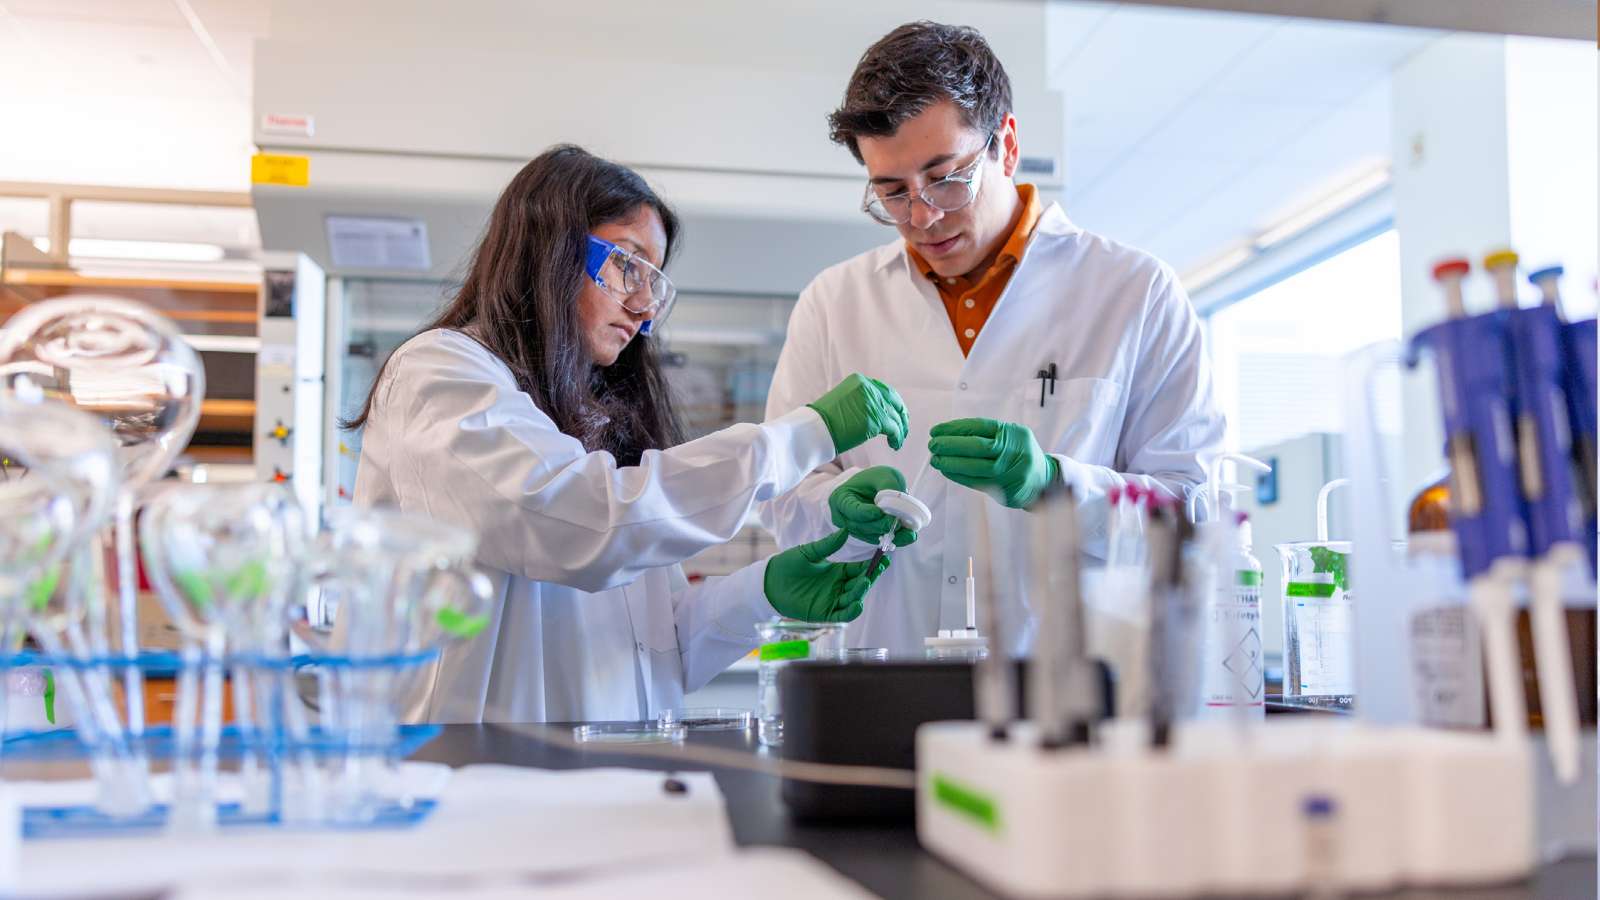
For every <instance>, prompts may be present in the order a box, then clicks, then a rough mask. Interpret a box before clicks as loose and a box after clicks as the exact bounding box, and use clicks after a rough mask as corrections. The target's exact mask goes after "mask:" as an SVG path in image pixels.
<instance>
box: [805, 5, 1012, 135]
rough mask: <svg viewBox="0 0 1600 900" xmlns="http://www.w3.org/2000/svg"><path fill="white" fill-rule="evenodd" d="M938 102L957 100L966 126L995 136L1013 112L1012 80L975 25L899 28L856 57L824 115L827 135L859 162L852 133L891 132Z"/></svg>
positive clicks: (917, 24) (921, 24) (916, 24)
mask: <svg viewBox="0 0 1600 900" xmlns="http://www.w3.org/2000/svg"><path fill="white" fill-rule="evenodd" d="M942 100H949V101H951V102H952V103H954V104H955V105H956V108H957V109H959V110H961V117H962V120H963V121H964V122H966V124H967V125H969V126H971V127H973V128H976V129H977V130H979V131H981V132H985V133H993V132H994V131H996V130H998V129H999V127H1000V123H1001V122H1003V121H1005V117H1006V115H1007V114H1008V113H1010V112H1011V79H1010V77H1008V76H1007V75H1006V69H1005V66H1002V65H1000V60H999V58H997V57H996V56H995V55H994V51H993V50H991V49H989V42H988V41H986V40H984V39H983V35H981V34H979V33H978V31H977V29H974V28H968V27H966V26H964V25H941V24H939V23H938V22H926V21H924V22H911V23H908V24H905V25H901V26H900V27H899V28H896V29H895V30H893V31H891V32H889V33H888V34H886V35H884V36H883V37H882V38H879V39H878V42H877V43H876V44H873V45H872V46H871V47H868V48H867V52H866V53H863V54H862V55H861V61H860V62H858V63H856V70H855V72H853V73H851V75H850V84H849V85H848V86H846V87H845V90H844V102H843V103H841V104H840V105H839V108H838V109H836V110H834V111H833V113H832V114H830V115H829V116H828V137H829V138H830V139H832V140H833V142H834V143H836V144H844V145H845V146H846V147H849V148H850V153H851V154H852V155H853V156H855V158H856V162H862V159H861V148H860V147H859V146H858V145H857V143H856V139H857V138H859V137H861V136H863V135H865V136H868V137H887V136H889V135H892V134H894V133H895V132H896V131H898V130H900V126H901V125H902V124H904V123H905V122H906V120H907V119H911V118H914V117H916V116H917V115H919V114H921V113H922V111H923V110H925V109H927V108H928V107H930V106H932V105H933V104H935V103H938V102H940V101H942ZM992 152H993V153H999V152H1000V150H999V146H998V145H996V146H995V147H994V148H992Z"/></svg>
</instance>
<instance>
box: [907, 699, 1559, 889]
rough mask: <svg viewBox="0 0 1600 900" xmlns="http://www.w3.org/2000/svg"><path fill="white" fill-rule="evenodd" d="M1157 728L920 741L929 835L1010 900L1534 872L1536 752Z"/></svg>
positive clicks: (1495, 741) (1484, 742)
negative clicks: (1086, 737)
mask: <svg viewBox="0 0 1600 900" xmlns="http://www.w3.org/2000/svg"><path fill="white" fill-rule="evenodd" d="M1144 728H1145V725H1144V723H1143V722H1138V721H1126V722H1117V723H1107V725H1106V726H1105V727H1104V728H1103V730H1102V733H1101V734H1102V740H1101V742H1100V743H1099V744H1097V745H1094V746H1088V745H1083V746H1073V747H1068V748H1064V749H1057V750H1044V749H1042V748H1040V746H1039V742H1038V739H1037V734H1036V732H1035V731H1034V730H1033V729H1032V726H1031V724H1030V723H1026V722H1024V723H1016V724H1014V725H1013V726H1012V728H1011V730H1010V735H1009V738H1008V739H1007V740H1005V741H995V740H994V739H992V737H991V736H990V732H989V730H988V728H987V727H986V726H984V725H983V724H982V723H979V722H936V723H931V724H928V725H924V726H922V728H920V729H919V730H918V732H917V836H918V838H919V839H920V840H921V842H922V845H923V846H924V847H926V848H928V849H929V850H931V851H932V852H934V853H936V854H937V855H939V856H940V857H942V858H943V859H945V860H946V861H948V862H949V863H951V864H952V865H954V866H956V867H957V868H959V869H961V870H963V871H965V872H966V873H967V874H969V875H971V876H972V877H973V878H975V879H976V880H977V881H979V882H980V883H982V884H983V885H984V886H985V887H987V888H989V889H991V890H993V891H995V892H997V893H999V894H1001V895H1003V896H1006V897H1016V898H1047V897H1048V898H1073V897H1191V896H1200V895H1226V896H1259V895H1283V894H1289V893H1298V892H1301V891H1304V890H1307V889H1311V888H1315V889H1320V890H1338V891H1352V892H1354V891H1381V890H1392V889H1395V888H1398V887H1402V886H1430V887H1465V886H1471V885H1484V884H1497V883H1504V882H1510V881H1515V880H1518V879H1522V878H1525V877H1526V876H1527V875H1528V874H1529V873H1530V872H1531V871H1532V869H1533V867H1534V865H1535V863H1536V857H1537V854H1536V852H1535V823H1534V797H1533V787H1532V780H1533V779H1532V768H1531V767H1532V757H1531V755H1530V749H1529V747H1530V745H1529V743H1528V742H1527V741H1525V740H1518V741H1510V740H1505V739H1504V738H1500V737H1496V736H1494V735H1491V734H1485V733H1466V732H1445V731H1430V730H1423V729H1416V728H1373V727H1368V726H1363V725H1360V724H1358V723H1353V722H1284V723H1270V724H1267V725H1257V726H1255V727H1253V728H1251V729H1250V730H1248V732H1247V731H1244V730H1241V729H1239V728H1237V727H1236V726H1232V725H1230V724H1229V723H1199V724H1190V725H1183V726H1175V727H1174V730H1173V734H1172V742H1171V744H1170V745H1169V746H1168V747H1167V748H1165V749H1160V750H1158V749H1152V748H1151V747H1150V746H1149V741H1148V740H1147V734H1146V732H1145V730H1144Z"/></svg>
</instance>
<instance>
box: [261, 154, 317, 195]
mask: <svg viewBox="0 0 1600 900" xmlns="http://www.w3.org/2000/svg"><path fill="white" fill-rule="evenodd" d="M250 183H251V184H282V185H288V186H289V187H305V186H306V185H308V184H310V183H311V157H309V156H289V155H286V154H281V153H257V154H256V155H255V156H252V157H250Z"/></svg>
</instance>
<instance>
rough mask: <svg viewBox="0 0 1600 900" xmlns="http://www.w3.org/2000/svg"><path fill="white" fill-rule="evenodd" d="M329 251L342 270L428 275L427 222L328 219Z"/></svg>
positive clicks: (387, 219) (346, 217)
mask: <svg viewBox="0 0 1600 900" xmlns="http://www.w3.org/2000/svg"><path fill="white" fill-rule="evenodd" d="M327 221H328V252H329V254H330V255H331V256H332V257H333V264H334V266H335V267H337V268H340V269H403V270H406V271H411V272H425V271H427V270H428V269H430V268H432V264H431V263H430V262H429V256H428V223H427V222H424V221H422V220H421V219H391V218H383V217H378V216H329V217H328V220H327Z"/></svg>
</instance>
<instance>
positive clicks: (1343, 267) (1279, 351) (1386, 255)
mask: <svg viewBox="0 0 1600 900" xmlns="http://www.w3.org/2000/svg"><path fill="white" fill-rule="evenodd" d="M1208 324H1209V328H1210V348H1211V358H1212V361H1213V369H1214V372H1215V374H1216V386H1215V387H1216V396H1217V402H1218V404H1219V405H1220V406H1221V407H1222V411H1223V413H1224V414H1225V415H1226V416H1227V417H1228V448H1229V449H1230V450H1236V451H1243V452H1246V453H1248V452H1250V451H1252V450H1256V449H1258V448H1261V447H1266V446H1269V445H1272V444H1276V443H1279V442H1281V441H1284V440H1287V439H1289V438H1293V437H1297V436H1299V435H1302V434H1308V433H1313V432H1330V433H1338V432H1341V431H1343V430H1344V425H1343V421H1342V418H1343V415H1342V410H1341V408H1340V383H1341V380H1342V378H1343V366H1344V357H1345V356H1346V355H1347V354H1349V353H1350V352H1351V351H1353V350H1357V349H1360V348H1361V347H1364V346H1367V345H1368V344H1371V343H1374V342H1376V341H1382V340H1398V339H1399V338H1400V336H1401V325H1400V242H1399V239H1398V237H1397V236H1396V233H1395V232H1394V230H1393V229H1390V230H1388V231H1385V232H1382V233H1381V234H1379V235H1377V236H1376V237H1373V238H1370V239H1369V240H1367V241H1365V242H1363V243H1360V244H1357V245H1356V246H1354V247H1351V248H1349V249H1347V250H1345V251H1343V252H1341V253H1339V254H1337V255H1335V256H1333V257H1330V258H1328V259H1326V260H1323V261H1322V262H1320V263H1317V264H1316V265H1314V266H1311V267H1310V268H1308V269H1305V270H1304V271H1302V272H1299V273H1297V274H1295V275H1292V276H1290V277H1288V278H1286V279H1284V280H1283V281H1280V282H1278V283H1277V284H1274V285H1272V286H1271V287H1269V288H1266V289H1265V290H1262V291H1259V292H1257V293H1255V294H1253V295H1251V296H1249V297H1247V298H1245V299H1243V300H1240V301H1239V302H1237V303H1234V304H1232V305H1230V306H1228V307H1225V308H1224V309H1221V310H1218V311H1217V312H1215V313H1212V314H1211V316H1210V317H1209V320H1208ZM1389 416H1393V419H1392V421H1395V422H1397V421H1398V406H1397V405H1396V407H1395V408H1394V409H1390V410H1387V411H1385V417H1386V418H1388V417H1389ZM1386 430H1387V429H1386Z"/></svg>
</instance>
